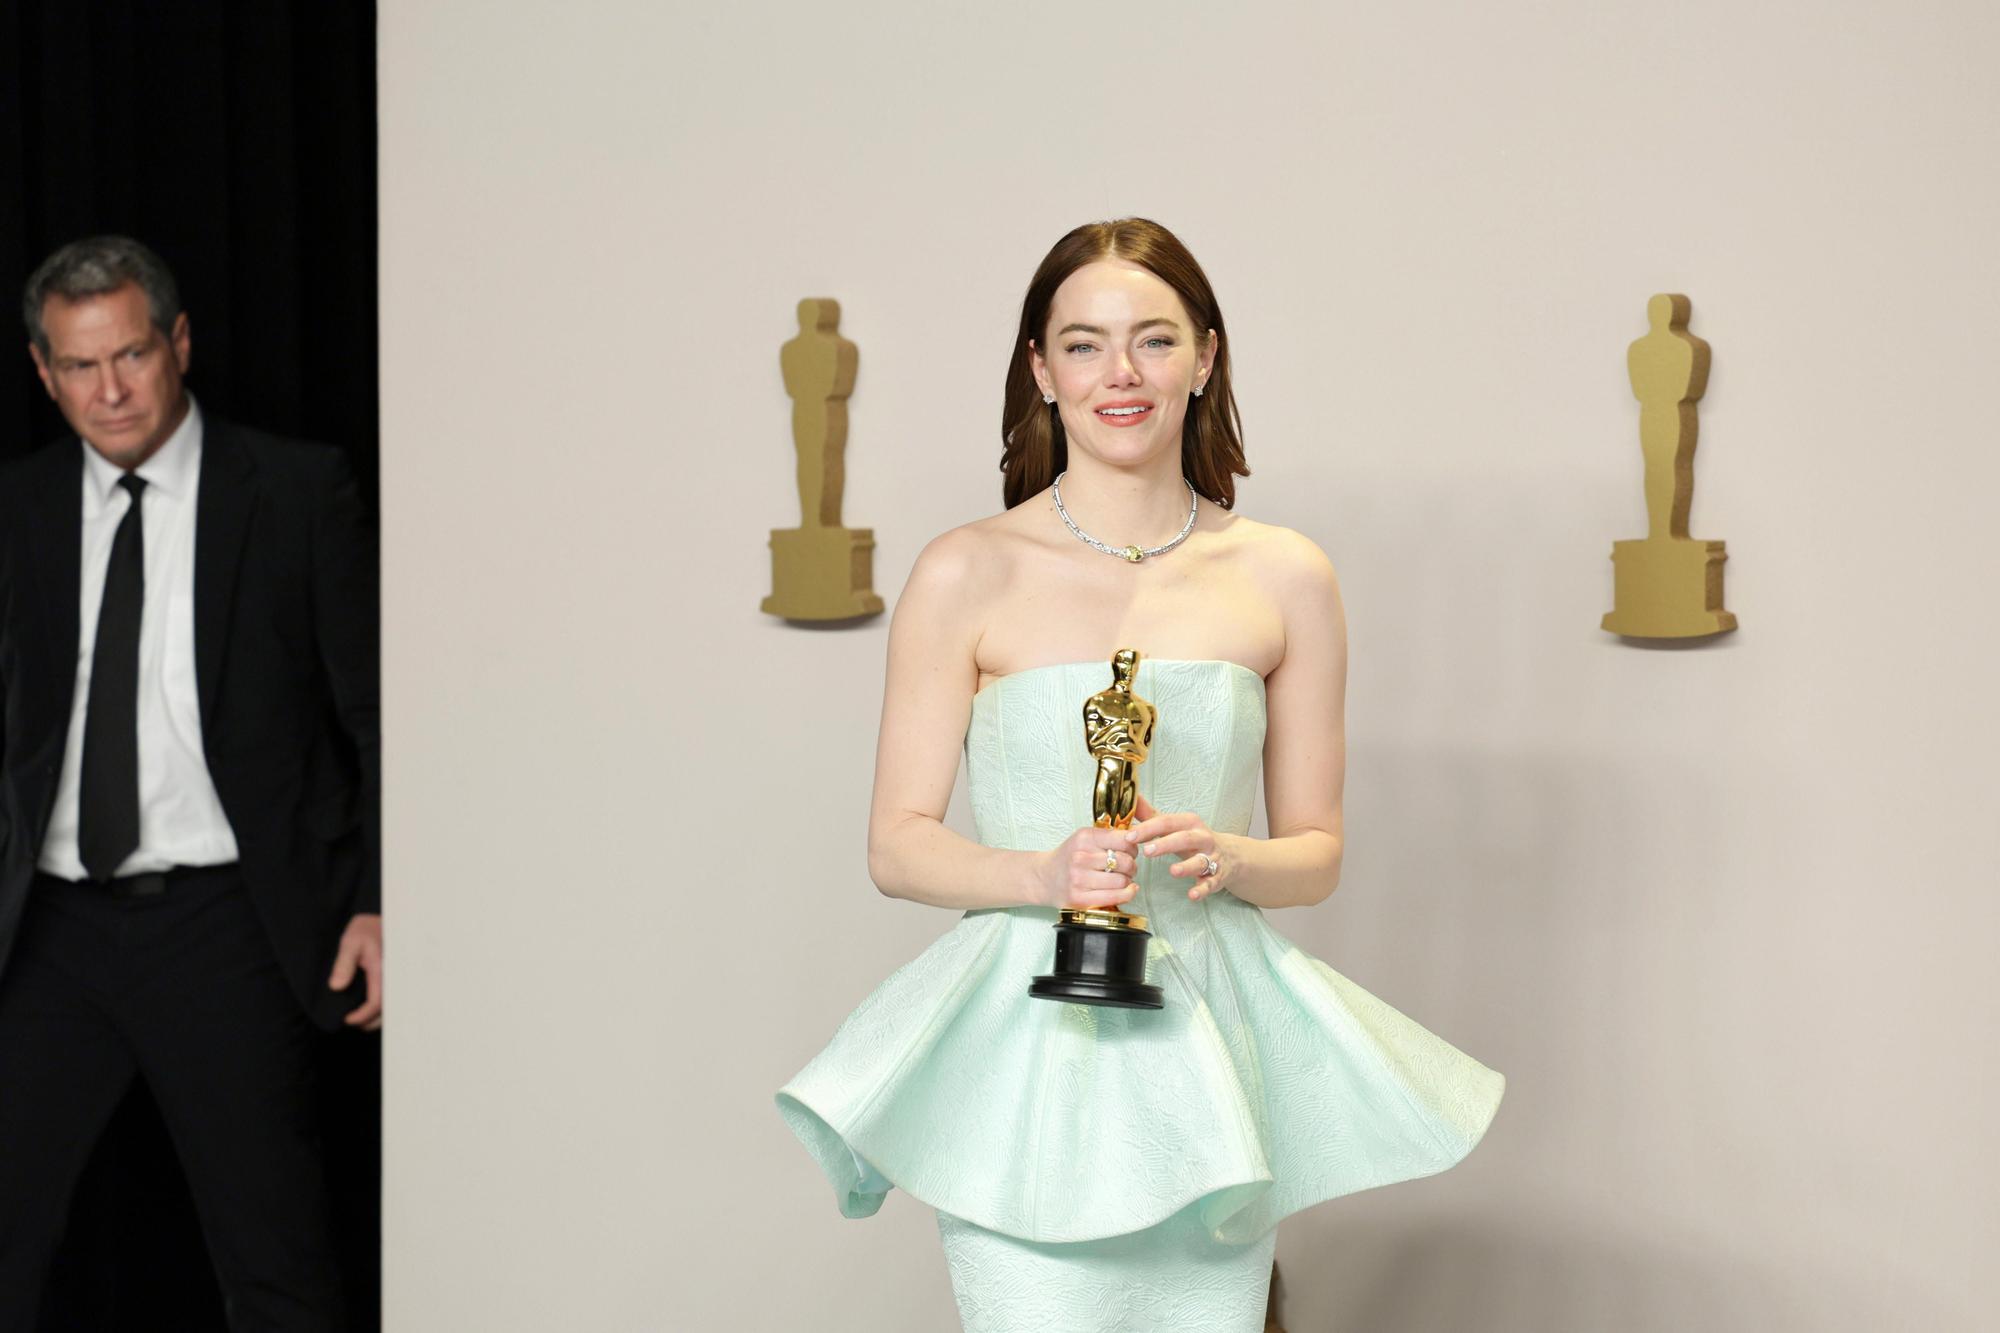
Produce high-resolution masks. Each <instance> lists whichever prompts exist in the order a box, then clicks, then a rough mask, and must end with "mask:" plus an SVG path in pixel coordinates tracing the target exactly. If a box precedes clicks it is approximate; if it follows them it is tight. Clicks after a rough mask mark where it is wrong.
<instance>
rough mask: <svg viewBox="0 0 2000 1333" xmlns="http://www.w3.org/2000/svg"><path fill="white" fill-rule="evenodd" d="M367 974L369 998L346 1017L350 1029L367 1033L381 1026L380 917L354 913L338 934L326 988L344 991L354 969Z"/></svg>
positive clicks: (350, 980) (371, 913) (376, 914)
mask: <svg viewBox="0 0 2000 1333" xmlns="http://www.w3.org/2000/svg"><path fill="white" fill-rule="evenodd" d="M357 967H358V968H360V969H361V970H362V971H363V972H365V973H367V974H368V998H367V1000H365V1001H364V1002H363V1003H362V1004H361V1005H360V1007H359V1008H357V1009H355V1011H354V1012H353V1013H351V1014H349V1015H348V1016H347V1019H346V1022H347V1025H348V1026H349V1027H357V1028H362V1029H364V1030H366V1031H369V1032H376V1031H379V1030H380V1029H381V1027H382V914H381V913H380V912H357V913H355V915H354V919H353V920H351V921H349V922H348V923H347V929H346V930H344V931H342V932H341V935H340V952H339V953H337V954H335V955H334V959H333V975H332V976H330V977H328V978H327V979H326V985H327V989H329V990H346V989H347V987H348V985H349V984H350V983H351V982H352V981H353V980H354V969H355V968H357Z"/></svg>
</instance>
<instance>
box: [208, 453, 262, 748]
mask: <svg viewBox="0 0 2000 1333" xmlns="http://www.w3.org/2000/svg"><path fill="white" fill-rule="evenodd" d="M256 501H257V471H256V468H255V467H254V466H253V465H252V463H251V461H250V455H249V452H248V451H247V450H246V449H244V447H243V445H242V444H241V442H240V441H238V440H237V438H236V435H235V433H234V432H233V431H231V430H230V429H229V427H228V426H227V425H226V424H224V423H223V422H220V421H217V420H215V419H214V418H213V417H210V418H207V419H205V420H204V421H203V422H202V441H201V481H200V483H199V486H198V490H197V492H196V499H195V528H194V672H195V683H196V685H197V687H198V688H199V690H200V694H201V727H202V732H203V733H204V735H206V734H207V733H208V732H209V731H210V730H211V729H212V728H213V727H214V725H215V691H216V687H217V685H218V684H219V683H220V682H221V679H222V666H223V662H222V650H223V645H224V644H225V643H226V642H227V640H228V638H229V613H230V608H231V607H232V606H234V604H235V601H236V578H237V571H238V569H239V567H240V566H241V564H242V556H243V539H244V537H245V536H246V535H247V534H248V533H249V531H250V515H251V512H252V511H253V510H254V509H255V507H256Z"/></svg>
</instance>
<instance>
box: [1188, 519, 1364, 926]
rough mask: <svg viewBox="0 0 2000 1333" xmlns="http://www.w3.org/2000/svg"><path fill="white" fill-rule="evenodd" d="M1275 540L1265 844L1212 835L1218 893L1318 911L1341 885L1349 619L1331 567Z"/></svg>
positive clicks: (1311, 550) (1297, 543)
mask: <svg viewBox="0 0 2000 1333" xmlns="http://www.w3.org/2000/svg"><path fill="white" fill-rule="evenodd" d="M1274 535H1275V536H1276V537H1277V538H1278V540H1277V541H1275V542H1274V543H1273V546H1274V548H1275V549H1274V550H1273V551H1272V552H1271V554H1272V556H1273V560H1272V563H1271V569H1270V577H1271V579H1272V582H1273V586H1274V587H1275V588H1276V589H1277V592H1278V596H1279V606H1280V607H1281V608H1282V609H1283V614H1284V618H1285V656H1284V659H1283V660H1282V661H1281V662H1279V664H1278V666H1277V668H1276V669H1275V670H1273V671H1272V672H1271V674H1270V675H1269V676H1267V677H1266V678H1265V681H1264V703H1265V713H1266V717H1267V719H1268V726H1267V728H1266V731H1265V734H1264V809H1265V813H1266V815H1267V816H1268V822H1269V824H1270V834H1271V836H1270V837H1268V838H1251V837H1245V836H1241V835H1238V834H1231V833H1217V834H1216V835H1215V843H1216V851H1215V855H1216V857H1217V859H1218V860H1220V861H1221V862H1222V864H1223V866H1224V867H1225V870H1224V873H1223V876H1222V879H1223V884H1222V886H1221V887H1223V888H1225V889H1227V890H1228V891H1229V892H1230V893H1232V894H1235V895H1236V896H1237V897H1238V898H1241V899H1243V900H1244V901H1245V902H1251V903H1255V904H1257V906H1259V907H1301V906H1309V905H1311V904H1313V903H1317V902H1322V901H1324V900H1325V899H1326V897H1327V895H1328V894H1330V893H1332V892H1333V890H1334V886H1335V885H1337V884H1339V883H1340V862H1341V854H1342V852H1343V851H1344V849H1345V846H1346V839H1345V835H1344V833H1343V829H1342V824H1341V788H1342V786H1343V784H1344V782H1345V779H1346V774H1347V728H1346V722H1345V716H1344V710H1345V707H1346V696H1347V616H1346V612H1345V611H1344V610H1343V609H1342V607H1341V602H1340V584H1339V581H1338V580H1337V579H1336V578H1335V577H1334V572H1333V565H1332V563H1331V562H1330V561H1328V560H1327V558H1326V556H1325V554H1324V553H1323V552H1321V550H1320V549H1319V547H1317V546H1315V545H1313V543H1312V542H1311V540H1310V539H1308V538H1306V537H1303V536H1300V535H1299V534H1298V533H1295V532H1289V531H1285V532H1281V533H1278V534H1274ZM1198 867H1199V862H1198V861H1197V862H1196V863H1195V867H1193V868H1198ZM1190 883H1193V884H1199V883H1200V881H1198V880H1193V879H1191V880H1190Z"/></svg>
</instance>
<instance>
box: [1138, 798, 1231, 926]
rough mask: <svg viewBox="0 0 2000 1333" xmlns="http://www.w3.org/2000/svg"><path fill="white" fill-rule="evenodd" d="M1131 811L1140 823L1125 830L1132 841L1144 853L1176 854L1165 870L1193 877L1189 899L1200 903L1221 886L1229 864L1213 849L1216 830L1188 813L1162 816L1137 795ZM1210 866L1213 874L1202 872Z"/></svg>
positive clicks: (1185, 877)
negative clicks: (1176, 857) (1169, 866)
mask: <svg viewBox="0 0 2000 1333" xmlns="http://www.w3.org/2000/svg"><path fill="white" fill-rule="evenodd" d="M1133 813H1134V814H1136V815H1138V817H1139V822H1138V823H1136V824H1134V825H1133V826H1132V827H1131V828H1130V829H1128V830H1127V831H1126V836H1127V837H1128V838H1129V839H1130V840H1131V844H1132V845H1133V846H1134V847H1136V848H1137V849H1138V850H1139V851H1140V852H1142V853H1143V854H1145V855H1147V856H1178V857H1180V858H1182V859H1181V860H1178V861H1175V862H1174V864H1173V866H1172V867H1171V868H1170V869H1169V870H1168V872H1167V873H1169V874H1171V875H1173V876H1175V877H1177V878H1180V879H1192V880H1193V881H1194V883H1193V884H1192V885H1191V886H1189V888H1188V899H1189V901H1191V902H1200V901H1201V900H1202V899H1203V898H1206V897H1207V896H1208V895H1209V894H1211V893H1214V892H1215V891H1216V890H1217V889H1219V888H1221V887H1222V885H1223V883H1224V882H1225V881H1226V880H1227V879H1228V878H1229V865H1228V863H1227V862H1225V861H1224V860H1223V859H1222V858H1221V857H1220V856H1219V855H1218V854H1217V853H1216V850H1215V847H1216V838H1215V830H1213V829H1211V828H1210V827H1209V826H1208V825H1207V824H1206V823H1204V822H1203V821H1202V817H1201V816H1200V815H1197V814H1193V813H1191V812H1187V811H1183V812H1181V813H1180V814H1172V815H1163V814H1161V813H1160V812H1159V811H1158V810H1155V809H1154V808H1153V805H1152V802H1150V801H1148V800H1147V799H1146V798H1145V797H1143V796H1141V797H1140V798H1139V805H1138V808H1137V809H1136V810H1134V811H1133ZM1211 867H1213V869H1214V873H1213V874H1208V873H1204V872H1206V871H1208V870H1209V869H1210V868H1211Z"/></svg>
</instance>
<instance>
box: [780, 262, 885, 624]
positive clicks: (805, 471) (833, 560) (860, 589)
mask: <svg viewBox="0 0 2000 1333" xmlns="http://www.w3.org/2000/svg"><path fill="white" fill-rule="evenodd" d="M839 328H840V303H839V302H838V301H830V300H826V299H824V298H820V299H813V298H808V299H806V300H804V301H801V302H799V335H798V337H796V338H793V339H792V340H791V341H790V342H788V343H786V344H785V345H784V347H783V349H782V350H781V351H780V353H779V357H778V363H779V365H780V366H781V367H782V368H783V370H784V372H785V392H786V393H788V394H790V395H791V399H792V447H793V448H794V449H796V450H797V451H798V465H799V471H798V482H799V526H798V527H796V528H776V529H773V530H772V532H771V595H770V596H769V597H766V598H765V599H764V610H766V611H768V612H770V613H771V614H772V615H774V616H783V617H784V618H785V619H787V620H854V619H857V618H859V617H862V616H872V615H876V614H878V613H879V612H880V611H881V610H882V599H881V598H880V597H877V596H876V595H875V593H874V591H873V589H872V587H871V586H870V585H871V584H873V582H874V579H875V533H874V531H873V530H872V529H870V528H843V527H841V526H840V499H841V492H842V491H843V490H844V489H845V488H846V482H847V467H846V455H847V396H848V395H849V394H851V393H853V392H854V374H855V371H856V369H857V368H858V367H859V365H860V362H861V352H860V349H859V348H857V347H856V346H855V345H854V344H853V343H851V342H849V341H847V339H845V338H843V337H841V336H840V333H839Z"/></svg>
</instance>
